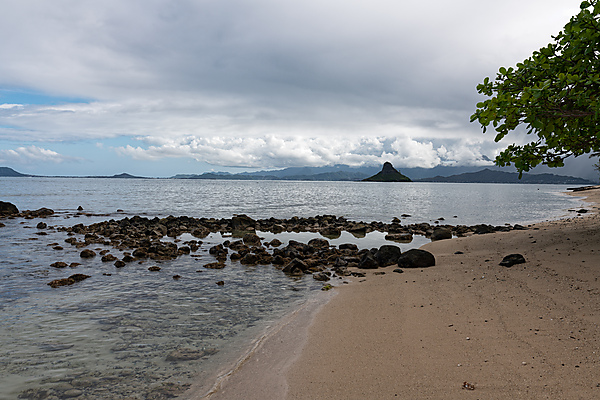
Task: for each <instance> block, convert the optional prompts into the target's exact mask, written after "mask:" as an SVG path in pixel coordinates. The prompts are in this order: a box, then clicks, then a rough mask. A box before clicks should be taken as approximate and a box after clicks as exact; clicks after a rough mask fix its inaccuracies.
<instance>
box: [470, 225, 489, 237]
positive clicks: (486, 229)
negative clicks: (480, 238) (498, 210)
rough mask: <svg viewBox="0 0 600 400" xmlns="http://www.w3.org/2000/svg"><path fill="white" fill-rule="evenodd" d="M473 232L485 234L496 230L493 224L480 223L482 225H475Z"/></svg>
mask: <svg viewBox="0 0 600 400" xmlns="http://www.w3.org/2000/svg"><path fill="white" fill-rule="evenodd" d="M472 229H473V232H474V233H475V234H477V235H483V234H486V233H493V232H494V227H493V226H491V225H485V224H480V225H475V226H474V227H473V228H472Z"/></svg>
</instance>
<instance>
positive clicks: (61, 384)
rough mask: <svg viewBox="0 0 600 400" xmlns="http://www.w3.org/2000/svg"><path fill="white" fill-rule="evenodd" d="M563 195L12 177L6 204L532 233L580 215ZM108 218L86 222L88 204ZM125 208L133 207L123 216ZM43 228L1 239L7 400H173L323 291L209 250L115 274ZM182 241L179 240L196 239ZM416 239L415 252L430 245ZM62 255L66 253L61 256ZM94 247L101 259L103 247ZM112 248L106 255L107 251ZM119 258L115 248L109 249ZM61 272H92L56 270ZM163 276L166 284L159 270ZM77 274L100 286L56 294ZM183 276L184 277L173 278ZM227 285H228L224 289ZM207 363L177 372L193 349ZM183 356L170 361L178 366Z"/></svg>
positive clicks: (4, 182) (62, 210)
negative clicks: (438, 224)
mask: <svg viewBox="0 0 600 400" xmlns="http://www.w3.org/2000/svg"><path fill="white" fill-rule="evenodd" d="M565 189H566V186H562V185H508V184H506V185H504V184H440V183H403V184H380V183H366V182H364V183H363V182H287V181H286V182H278V181H207V180H170V179H126V180H119V179H79V178H0V201H8V202H11V203H13V204H15V205H16V206H17V207H18V208H19V210H35V209H38V208H41V207H47V208H51V209H53V210H54V211H56V214H55V216H53V217H51V218H47V219H45V220H44V222H46V223H47V224H48V225H50V226H53V227H59V226H70V225H74V224H78V223H83V224H86V225H87V224H91V223H94V222H98V221H102V220H108V219H121V218H124V217H128V216H133V215H142V216H147V217H150V218H153V217H155V216H158V217H164V216H168V215H173V216H182V215H186V216H190V217H197V218H201V217H207V218H210V217H214V218H231V217H232V216H233V215H234V214H247V215H248V216H250V217H252V218H256V219H259V218H270V217H275V218H290V217H293V216H300V217H311V216H316V215H323V214H333V215H337V216H344V217H346V218H347V219H348V220H353V221H364V222H371V221H382V222H391V220H392V218H394V217H400V216H401V215H402V214H408V215H410V217H406V218H401V219H402V222H403V223H406V224H411V223H418V222H432V221H434V220H436V219H438V218H440V217H443V218H444V219H445V221H444V223H448V224H453V225H457V224H465V225H474V224H479V223H486V224H492V225H502V224H505V223H510V224H515V223H520V224H527V223H531V222H538V221H542V220H547V219H556V218H559V217H561V216H564V215H568V214H569V212H568V211H567V210H568V209H574V208H580V207H581V206H582V202H581V201H580V200H578V199H577V198H573V197H572V196H567V195H565V194H564V191H565ZM79 206H81V207H83V209H84V211H85V212H89V213H93V214H106V215H103V216H93V217H87V216H77V207H79ZM117 210H122V211H121V212H118V213H117ZM40 221H41V220H40V219H34V220H25V219H6V220H2V222H3V223H4V224H5V225H6V226H5V227H3V228H0V338H1V341H0V399H1V400H4V399H15V398H19V396H20V398H31V399H34V398H35V399H43V398H48V399H51V398H53V399H59V398H79V399H130V398H131V399H135V398H140V399H145V398H147V399H162V398H168V396H170V395H171V394H172V393H177V392H180V391H181V390H183V389H185V388H186V387H187V385H189V384H190V383H192V382H194V381H196V380H198V379H203V378H206V377H209V376H211V375H212V374H213V373H214V372H215V371H216V370H217V369H219V368H220V366H222V365H223V364H225V363H229V362H231V361H232V360H233V359H235V358H236V357H238V356H239V355H240V354H241V352H242V350H243V349H244V348H245V346H246V345H247V343H248V341H249V339H251V338H252V337H253V336H255V335H257V334H258V333H260V332H261V331H262V329H263V328H264V327H265V326H266V325H268V324H270V323H273V321H276V320H277V319H278V318H280V317H281V316H282V315H283V314H284V313H286V312H287V311H289V310H291V309H293V308H294V307H298V305H299V304H302V302H304V301H305V300H306V299H307V297H308V296H311V294H314V293H316V292H317V291H319V289H320V288H321V286H322V284H321V283H318V282H316V281H315V280H314V279H312V278H311V276H310V275H308V276H304V277H302V278H290V277H288V276H286V275H284V274H283V273H281V271H280V270H277V269H275V268H274V267H272V266H258V267H247V266H242V265H240V264H239V263H235V262H228V263H227V266H226V268H224V269H222V270H210V269H204V268H202V265H203V264H206V263H209V262H213V261H214V258H213V257H212V256H211V255H209V254H208V249H209V248H210V247H211V246H213V245H215V244H218V243H221V242H222V241H223V240H224V239H223V237H222V236H221V235H220V234H212V235H210V236H209V237H207V238H205V239H203V242H204V243H203V245H202V246H201V248H200V250H199V251H198V252H197V254H196V255H195V257H191V256H181V257H179V258H178V259H176V260H172V261H162V262H160V263H157V262H154V263H153V264H152V263H150V262H148V263H147V264H142V265H137V264H136V265H128V266H126V267H125V268H120V269H117V268H115V267H114V265H112V263H102V262H101V261H100V260H99V257H97V258H96V259H92V260H83V259H81V258H80V257H79V252H80V249H76V248H74V247H72V246H70V245H68V244H66V243H64V240H65V239H66V238H67V236H66V234H65V233H64V232H58V231H56V230H52V229H50V230H48V231H47V232H48V235H44V236H41V235H37V234H36V233H35V232H36V231H37V229H36V225H37V224H38V222H40ZM259 234H260V235H261V236H263V237H264V238H265V239H266V240H270V239H272V238H273V237H277V238H279V239H280V240H281V241H283V242H284V243H285V242H287V241H288V240H290V239H295V240H301V241H304V240H309V239H311V238H313V237H319V235H318V234H316V233H304V234H298V233H282V234H279V235H273V234H270V233H259ZM188 236H189V235H183V236H182V237H179V238H177V239H180V240H182V241H185V240H190V239H192V237H191V236H189V237H188ZM384 236H385V234H383V233H379V232H373V233H370V234H368V235H367V236H366V237H365V238H362V239H358V238H355V237H354V236H352V235H350V234H349V233H347V232H343V234H342V236H341V237H340V238H339V239H337V240H335V241H331V243H332V244H341V243H346V242H352V243H356V244H358V245H359V247H361V248H371V247H375V246H380V245H382V244H384V243H386V241H385V239H384ZM426 242H427V239H425V238H422V237H416V238H415V240H414V241H413V242H412V243H410V244H402V245H401V247H402V248H403V250H406V249H408V248H411V247H419V246H421V245H422V244H424V243H426ZM57 245H60V246H62V247H64V249H63V250H55V249H54V247H56V246H57ZM93 248H97V249H98V250H102V249H103V246H96V245H94V246H93ZM106 249H108V247H107V248H106ZM111 251H112V252H113V253H114V249H111ZM56 261H65V262H67V263H71V262H80V263H81V264H82V265H80V266H78V267H76V268H72V269H71V268H66V269H57V268H53V267H51V266H50V264H52V263H54V262H56ZM154 264H156V265H160V267H161V269H162V270H161V271H160V272H159V273H152V272H149V271H148V269H147V268H148V266H149V265H154ZM73 273H82V274H87V275H91V278H89V279H87V280H85V281H83V282H79V283H77V284H75V285H73V286H69V287H62V288H56V289H52V288H50V287H49V286H48V285H47V283H48V282H50V281H51V280H54V279H59V278H64V277H67V276H69V275H71V274H73ZM175 274H177V275H180V276H181V279H179V280H174V279H173V278H172V276H173V275H175ZM217 281H225V282H226V283H225V285H224V286H219V285H216V282H217ZM201 351H205V355H204V357H202V358H200V359H195V360H187V361H186V360H177V361H173V354H176V355H177V354H181V353H182V352H188V353H191V354H199V352H201ZM169 356H171V357H169Z"/></svg>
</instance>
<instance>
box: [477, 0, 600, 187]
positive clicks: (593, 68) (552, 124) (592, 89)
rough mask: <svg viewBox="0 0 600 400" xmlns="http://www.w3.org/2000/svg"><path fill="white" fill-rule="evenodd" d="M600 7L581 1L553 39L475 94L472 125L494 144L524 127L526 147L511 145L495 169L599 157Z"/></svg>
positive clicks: (526, 168)
mask: <svg viewBox="0 0 600 400" xmlns="http://www.w3.org/2000/svg"><path fill="white" fill-rule="evenodd" d="M599 15H600V3H599V0H589V1H583V2H582V3H581V5H580V11H579V13H578V14H577V15H575V16H573V17H571V19H570V21H569V22H568V23H567V24H566V25H565V27H564V28H563V30H562V31H561V32H559V33H558V35H556V36H553V37H552V39H553V41H552V42H551V43H550V44H548V45H547V46H545V47H542V48H541V49H540V50H538V51H535V52H534V53H533V55H532V56H531V57H529V58H528V59H526V60H524V61H523V62H521V63H518V64H517V65H516V66H515V67H509V68H506V67H501V68H500V69H499V71H498V73H497V75H496V78H495V79H493V80H492V79H490V78H489V77H486V78H485V79H484V80H483V82H482V83H480V84H479V85H477V92H478V93H480V94H481V95H484V96H487V97H488V98H487V99H486V100H484V101H482V102H479V103H477V109H476V111H475V113H474V114H473V115H472V116H471V122H474V121H478V122H479V123H480V124H481V127H482V129H483V132H484V133H485V132H486V130H487V128H488V127H489V126H490V125H491V126H492V127H493V129H494V130H495V132H496V136H495V141H496V142H498V141H500V140H502V139H503V138H504V137H505V136H506V135H508V134H509V133H510V132H512V131H515V130H517V129H518V128H525V132H526V134H527V135H531V136H527V138H528V139H527V140H526V141H524V143H525V144H511V145H509V146H508V147H507V148H506V149H505V150H503V151H502V152H500V154H499V155H498V156H497V157H496V160H495V162H496V164H497V165H498V166H509V165H513V164H514V166H515V167H516V169H517V170H518V172H519V174H520V176H521V175H522V173H523V171H529V170H530V169H531V168H533V167H535V166H537V165H539V164H545V165H547V166H549V167H562V166H564V160H565V159H566V158H568V157H570V156H574V157H578V156H581V155H584V154H590V157H592V156H598V155H600V137H599V135H598V124H599V122H600V68H599V64H600V46H599V44H600V17H599Z"/></svg>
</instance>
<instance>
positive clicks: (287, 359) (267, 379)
mask: <svg viewBox="0 0 600 400" xmlns="http://www.w3.org/2000/svg"><path fill="white" fill-rule="evenodd" d="M336 295H337V292H335V291H333V290H331V291H325V292H320V293H319V294H317V295H315V296H313V297H312V298H309V299H307V300H306V301H305V302H304V303H303V304H302V305H301V306H299V307H298V308H296V309H293V310H292V311H290V312H288V313H287V314H286V315H285V316H284V317H282V318H281V319H280V320H279V321H277V322H276V323H275V324H274V325H273V326H269V327H267V328H266V329H265V330H264V331H263V333H262V334H261V335H259V336H258V337H257V338H256V339H255V340H253V341H252V342H251V343H250V345H249V346H248V347H247V350H246V351H245V352H244V354H243V355H242V356H241V357H239V358H238V359H237V360H236V361H235V362H234V363H230V364H228V365H227V366H226V367H224V368H223V369H222V370H221V371H219V372H218V373H216V374H215V375H214V376H213V379H212V380H204V381H203V382H201V383H198V384H196V385H193V386H192V387H191V388H190V389H189V390H188V391H187V392H186V393H184V394H183V395H182V396H180V397H179V398H181V399H184V400H209V399H210V400H224V399H230V398H240V397H239V396H243V398H244V399H245V400H264V399H266V398H273V399H282V398H284V397H285V393H286V391H287V381H286V377H285V374H286V372H287V371H288V369H289V368H290V366H291V365H293V363H294V362H295V361H296V360H297V358H298V357H299V356H300V354H301V351H302V348H303V347H304V346H305V345H306V342H307V341H308V329H309V327H310V326H311V323H312V321H313V320H314V318H315V316H316V315H317V314H318V313H319V312H320V310H321V309H322V308H323V307H324V306H325V305H326V304H327V303H329V301H331V300H332V299H333V298H334V297H335V296H336ZM212 382H214V383H212ZM211 383H212V385H211ZM265 396H266V397H265Z"/></svg>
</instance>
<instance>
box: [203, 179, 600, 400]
mask: <svg viewBox="0 0 600 400" xmlns="http://www.w3.org/2000/svg"><path fill="white" fill-rule="evenodd" d="M576 195H578V196H581V195H587V196H588V198H587V199H585V200H586V201H587V202H592V203H593V204H590V207H592V208H593V209H594V210H595V212H594V213H593V214H592V215H586V216H584V217H581V218H580V217H575V218H564V219H560V220H553V221H547V222H541V223H537V224H534V225H532V226H530V228H529V229H527V230H524V231H510V232H498V233H491V234H486V235H473V236H468V237H465V238H455V239H452V240H441V241H436V242H432V243H429V244H426V245H424V246H422V248H423V249H426V250H428V251H430V252H432V253H433V254H434V255H435V257H436V261H437V263H436V266H435V267H431V268H427V269H422V270H421V269H417V270H405V271H404V273H402V274H396V273H393V272H392V271H393V269H394V267H386V268H379V269H377V270H373V271H368V272H367V276H366V278H365V279H363V278H359V279H355V280H356V282H354V283H352V285H348V286H344V287H341V288H336V289H335V290H336V291H337V292H338V293H337V295H336V296H335V297H334V298H332V300H331V301H329V302H328V303H327V304H326V305H325V306H322V307H321V308H320V309H319V311H318V312H315V313H314V314H312V315H313V318H312V319H311V322H310V324H309V325H310V326H308V327H306V337H305V341H304V343H305V344H304V345H303V346H301V347H300V348H301V351H300V353H299V354H298V349H299V347H295V350H294V351H293V352H292V353H291V354H292V355H293V359H290V360H289V363H288V364H287V365H286V368H285V370H284V377H285V379H286V381H287V385H285V390H283V389H282V387H281V386H279V389H278V392H275V391H266V390H265V389H266V388H260V387H258V388H257V387H254V388H255V389H256V390H258V392H257V393H255V392H254V391H252V390H251V387H248V386H245V384H244V379H243V376H240V377H235V378H233V379H231V381H234V380H237V382H236V383H235V386H231V387H230V389H231V390H229V391H228V395H224V396H223V397H218V398H219V399H227V398H239V397H237V396H239V395H241V394H242V393H243V397H244V398H252V397H248V396H249V393H255V395H256V398H262V399H282V398H285V399H313V398H314V399H342V398H343V399H363V398H388V397H398V398H415V399H419V398H423V399H426V398H447V399H453V398H457V399H458V398H464V397H465V396H467V397H469V396H470V395H471V394H473V396H476V397H472V398H481V397H480V396H483V398H506V397H507V396H512V397H515V398H527V399H530V398H592V397H595V396H598V395H600V387H597V386H600V378H597V377H596V374H595V372H596V371H597V368H598V365H599V364H598V363H600V334H599V333H596V331H597V330H598V326H599V324H600V300H599V298H600V286H599V284H598V282H597V279H596V276H597V275H596V273H597V272H598V274H600V270H595V269H594V265H600V245H599V244H596V243H595V241H594V240H593V238H594V237H595V236H594V235H589V234H588V233H590V232H592V233H599V232H600V216H598V214H597V211H598V207H597V204H598V203H599V202H600V190H590V191H587V192H584V193H582V192H578V193H576ZM561 237H562V240H560V238H561ZM550 247H552V251H550ZM456 252H462V253H463V254H455V253H456ZM510 253H523V254H524V255H525V258H526V260H527V262H526V263H525V264H521V265H515V266H513V267H512V268H505V267H501V266H498V263H499V261H500V260H501V259H502V257H503V256H504V255H507V254H510ZM586 261H587V265H585V262H586ZM581 265H583V267H582V268H579V269H577V267H578V266H581ZM381 272H385V275H380V274H377V275H376V274H375V273H381ZM582 310H583V311H582ZM538 314H539V315H538ZM275 336H277V335H275ZM281 340H284V339H283V338H282V339H281ZM281 340H280V343H281ZM275 341H277V339H276V338H275ZM265 351H268V352H271V351H274V352H275V353H276V352H278V351H279V352H283V353H284V354H279V357H285V354H286V352H287V351H288V349H286V348H285V346H281V345H280V347H279V349H277V348H267V349H266V350H265ZM287 354H288V355H289V354H290V353H289V352H288V353H287ZM294 360H295V361H294ZM286 371H287V372H286ZM263 372H264V371H263ZM256 373H257V372H256V371H255V373H254V374H255V375H256ZM272 373H273V371H271V372H266V373H263V374H262V375H263V376H264V377H266V378H267V379H269V377H271V378H272V377H273V375H272ZM277 374H278V375H279V377H278V379H279V378H281V371H278V372H277ZM238 378H242V379H238ZM464 382H467V383H468V384H469V385H473V387H474V388H475V389H474V390H473V391H471V390H468V389H465V388H463V387H462V386H463V383H464ZM246 383H247V381H246ZM235 387H237V388H238V389H239V390H240V391H238V392H235V391H234V388H235ZM469 387H470V386H469ZM249 390H250V391H249ZM282 393H285V395H284V396H282V395H281V394H282ZM210 398H211V399H213V397H210ZM216 398H217V397H215V399H216Z"/></svg>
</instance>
